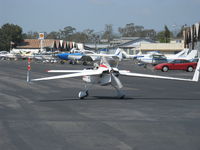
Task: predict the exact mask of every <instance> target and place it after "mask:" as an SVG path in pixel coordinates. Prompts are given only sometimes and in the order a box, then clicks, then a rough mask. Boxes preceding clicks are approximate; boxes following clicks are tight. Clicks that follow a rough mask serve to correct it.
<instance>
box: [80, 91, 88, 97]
mask: <svg viewBox="0 0 200 150" xmlns="http://www.w3.org/2000/svg"><path fill="white" fill-rule="evenodd" d="M87 96H88V91H80V92H79V93H78V97H79V98H80V99H84V98H85V97H87Z"/></svg>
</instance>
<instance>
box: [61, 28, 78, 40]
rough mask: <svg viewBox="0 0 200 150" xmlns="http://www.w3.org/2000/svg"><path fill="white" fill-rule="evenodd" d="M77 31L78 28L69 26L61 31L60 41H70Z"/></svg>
mask: <svg viewBox="0 0 200 150" xmlns="http://www.w3.org/2000/svg"><path fill="white" fill-rule="evenodd" d="M75 31H76V28H74V27H71V26H67V27H65V28H64V29H63V30H60V39H63V40H69V37H70V36H71V35H73V34H74V33H75Z"/></svg>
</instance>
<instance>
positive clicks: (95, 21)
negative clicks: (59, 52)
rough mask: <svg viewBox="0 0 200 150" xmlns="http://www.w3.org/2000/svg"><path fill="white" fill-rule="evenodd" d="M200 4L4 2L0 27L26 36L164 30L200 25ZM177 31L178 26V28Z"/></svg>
mask: <svg viewBox="0 0 200 150" xmlns="http://www.w3.org/2000/svg"><path fill="white" fill-rule="evenodd" d="M199 8H200V0H0V26H2V25H3V24H5V23H13V24H17V25H19V26H21V27H22V28H23V30H24V32H28V31H37V32H43V31H46V32H50V31H58V30H59V29H63V28H64V27H66V26H72V27H75V28H76V29H77V31H83V30H84V29H94V30H95V31H96V32H101V31H103V30H104V27H105V24H112V25H113V28H114V30H115V31H117V29H118V27H124V26H125V25H126V24H128V23H135V24H136V25H142V26H144V27H145V29H155V30H157V31H159V30H162V29H163V27H164V25H165V24H166V25H167V26H168V27H169V28H172V26H173V25H176V28H178V27H180V26H181V25H184V24H187V25H191V24H194V23H196V22H199V21H200V15H199ZM174 28H175V26H174Z"/></svg>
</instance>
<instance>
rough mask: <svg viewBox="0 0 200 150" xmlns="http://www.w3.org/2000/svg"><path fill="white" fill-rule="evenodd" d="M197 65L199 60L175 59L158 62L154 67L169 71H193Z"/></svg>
mask: <svg viewBox="0 0 200 150" xmlns="http://www.w3.org/2000/svg"><path fill="white" fill-rule="evenodd" d="M196 66H197V62H190V61H189V60H185V59H175V60H173V61H171V62H169V63H162V64H158V65H156V66H155V67H154V69H156V70H161V71H163V72H167V71H168V70H186V71H188V72H192V71H193V70H194V69H195V68H196Z"/></svg>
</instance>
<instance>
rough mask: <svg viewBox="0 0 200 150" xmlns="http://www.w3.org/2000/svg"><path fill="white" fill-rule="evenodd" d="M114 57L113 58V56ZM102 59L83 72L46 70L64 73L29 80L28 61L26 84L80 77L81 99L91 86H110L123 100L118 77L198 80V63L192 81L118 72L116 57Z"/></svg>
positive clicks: (123, 71)
mask: <svg viewBox="0 0 200 150" xmlns="http://www.w3.org/2000/svg"><path fill="white" fill-rule="evenodd" d="M113 57H114V56H113ZM113 57H104V56H103V57H102V58H101V62H100V63H99V64H96V65H94V68H91V69H83V70H48V71H47V72H49V73H64V74H62V75H56V76H50V77H44V78H37V79H31V78H30V70H31V69H30V59H29V61H28V71H27V82H35V81H43V80H54V79H64V78H73V77H82V79H83V81H85V82H86V85H85V89H84V90H83V91H80V92H79V94H78V97H79V98H80V99H83V98H85V97H87V96H88V94H89V89H90V88H91V87H92V86H93V85H100V86H107V85H111V86H112V87H114V88H115V90H116V91H117V96H118V98H124V97H125V94H124V93H123V92H122V91H121V90H120V89H121V88H122V87H123V85H122V83H121V81H120V80H119V76H121V75H122V76H131V77H144V78H156V79H168V80H179V81H193V82H197V81H198V80H199V71H200V70H199V69H200V61H199V62H198V64H197V67H196V70H195V72H194V76H193V78H192V79H184V78H175V77H166V76H158V75H150V74H141V73H133V72H130V71H128V70H119V69H118V68H117V67H118V63H119V59H118V57H116V56H115V57H114V58H113Z"/></svg>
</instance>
